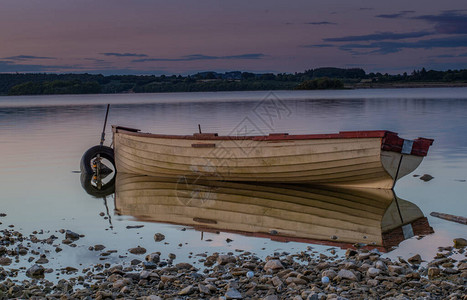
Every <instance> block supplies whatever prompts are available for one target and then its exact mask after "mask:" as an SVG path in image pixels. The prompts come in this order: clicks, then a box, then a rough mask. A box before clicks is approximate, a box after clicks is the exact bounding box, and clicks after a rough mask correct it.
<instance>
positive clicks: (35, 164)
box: [0, 88, 467, 267]
mask: <svg viewBox="0 0 467 300" xmlns="http://www.w3.org/2000/svg"><path fill="white" fill-rule="evenodd" d="M107 103H110V104H111V109H110V115H109V121H108V124H118V125H122V126H129V127H134V128H139V129H141V130H142V131H147V132H155V133H168V134H192V133H194V132H197V131H198V124H200V125H201V128H202V130H203V132H218V133H219V134H237V133H241V132H244V133H248V134H268V133H271V132H288V133H290V134H300V133H333V132H338V131H340V130H376V129H385V130H391V131H395V132H398V133H399V135H400V136H401V137H404V138H409V139H413V138H417V137H419V136H421V137H426V138H434V139H435V142H434V144H433V146H432V148H431V149H430V151H429V154H428V156H427V157H426V158H425V160H424V161H423V162H422V164H421V165H420V167H419V168H418V169H417V170H416V171H415V172H414V173H413V174H418V175H423V174H425V173H426V174H430V175H432V176H433V177H434V179H433V180H431V181H429V182H424V181H422V180H420V179H419V178H417V177H413V176H412V174H411V175H409V176H406V177H404V178H403V179H402V180H400V181H399V182H398V183H397V185H396V188H395V192H396V194H397V196H398V197H400V198H402V199H405V200H407V201H409V202H411V203H413V204H415V205H416V206H418V207H419V208H420V210H421V211H422V212H423V214H424V215H425V216H427V217H428V221H429V224H430V225H431V226H432V227H433V229H434V233H433V234H431V235H428V236H425V237H424V238H422V239H417V238H415V237H414V238H410V239H407V240H405V241H404V242H402V243H401V244H400V245H399V247H398V248H397V249H395V250H393V251H390V252H389V253H388V254H385V255H387V256H389V257H397V256H404V257H409V256H411V255H413V254H415V253H420V254H421V255H422V258H423V259H425V260H429V259H431V258H432V257H433V256H434V254H435V253H436V250H437V247H438V246H448V245H451V244H452V239H453V238H457V237H463V238H467V230H466V229H467V227H466V226H465V225H461V224H456V223H451V222H448V221H445V220H441V219H437V218H433V217H431V216H430V213H431V212H433V211H436V212H443V213H448V214H454V215H462V216H467V196H466V195H467V182H466V180H467V138H466V136H465V135H466V132H467V88H437V89H391V90H384V89H381V90H349V91H293V92H291V91H277V92H272V93H270V92H225V93H224V92H223V93H180V94H123V95H85V96H81V95H73V96H31V97H30V96H25V97H1V98H0V213H6V214H7V216H6V217H2V218H0V222H1V223H2V224H0V230H2V229H6V228H8V226H9V225H14V229H16V230H18V231H21V232H22V233H23V234H25V235H29V234H30V233H31V232H33V231H35V230H37V231H39V232H40V231H41V230H43V234H38V237H39V238H46V237H48V236H50V235H51V234H55V235H56V236H58V237H59V239H58V240H57V243H59V242H60V241H61V239H63V235H62V234H60V233H58V232H56V231H57V230H58V229H61V228H64V229H70V230H72V231H74V232H77V233H80V234H84V235H85V237H84V238H81V239H80V240H79V241H77V242H76V244H77V247H76V248H74V249H71V248H70V247H67V246H63V247H62V248H64V251H62V252H60V253H58V254H57V255H54V256H53V257H54V258H53V262H54V263H55V265H56V266H59V267H60V266H69V265H75V266H77V265H79V264H83V265H86V264H91V263H96V262H98V261H99V253H98V252H92V251H89V250H88V247H89V246H91V245H95V244H104V245H106V247H107V249H115V250H118V252H117V253H116V254H114V255H111V256H110V257H109V258H108V259H107V260H106V261H107V262H119V261H120V260H121V258H119V255H128V256H129V257H130V258H131V257H132V255H131V254H128V253H127V250H128V249H129V248H132V247H136V246H137V245H140V246H143V247H145V248H147V249H148V252H154V251H160V252H162V256H161V257H162V258H167V256H168V254H169V253H174V254H176V255H177V259H176V261H187V262H192V263H196V261H197V260H198V258H197V257H193V258H190V252H193V253H194V254H196V253H201V252H205V251H208V252H210V253H211V252H215V251H218V252H229V251H232V252H234V251H235V249H242V250H245V251H251V252H254V253H257V254H258V255H260V256H262V255H267V254H270V253H272V252H274V251H288V252H296V251H302V250H305V249H306V247H307V246H310V245H311V246H312V247H314V248H315V249H316V250H317V251H321V252H323V253H326V251H327V250H328V249H329V248H330V247H329V246H323V245H318V244H308V243H296V242H289V243H283V242H276V241H272V240H271V239H269V238H257V237H247V236H244V235H238V234H233V233H215V232H214V233H213V232H204V233H202V232H200V231H197V230H194V229H193V228H191V227H186V226H180V225H173V224H165V223H154V222H143V221H141V220H136V218H135V217H133V216H127V215H118V214H116V213H115V209H116V207H115V202H114V196H113V195H109V196H107V197H106V199H105V200H104V199H103V198H95V197H93V196H91V195H89V194H87V193H86V192H85V191H84V190H83V189H82V187H81V184H80V174H79V173H77V172H76V171H79V161H80V158H81V156H82V154H83V153H84V152H85V151H86V150H87V149H88V148H90V147H91V146H93V145H96V144H98V142H99V139H100V132H101V130H102V125H103V120H104V116H105V108H106V106H105V104H107ZM106 137H107V140H106V144H107V145H109V144H110V140H111V131H110V126H108V127H107V136H106ZM101 212H103V213H104V214H103V215H104V216H101V215H100V213H101ZM135 225H144V227H142V228H131V229H128V228H127V226H135ZM185 229H186V230H185ZM157 232H160V233H163V234H164V235H165V236H166V239H165V240H164V241H163V242H159V243H155V242H154V239H153V236H154V233H157ZM226 239H231V240H233V241H231V242H227V241H226ZM164 242H165V243H164ZM34 247H37V248H38V249H39V250H38V251H39V252H40V251H45V250H44V249H47V247H46V246H43V247H41V245H36V246H34ZM195 265H196V264H195ZM198 265H200V264H198Z"/></svg>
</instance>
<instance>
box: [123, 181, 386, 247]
mask: <svg viewBox="0 0 467 300" xmlns="http://www.w3.org/2000/svg"><path fill="white" fill-rule="evenodd" d="M208 183H209V184H210V185H206V184H208ZM393 201H394V194H393V193H392V191H386V190H376V191H370V192H368V193H367V192H365V191H362V190H330V189H324V188H314V187H311V186H294V185H268V184H264V185H252V184H242V183H234V182H220V181H218V182H206V181H201V180H198V181H194V182H177V181H174V180H171V179H167V178H151V177H146V176H135V175H129V174H120V173H119V174H118V175H117V184H116V198H115V207H116V209H117V210H118V211H119V212H120V213H121V214H126V215H132V216H135V217H136V218H138V219H142V220H151V221H156V222H164V223H174V224H182V225H189V226H199V225H203V226H207V227H209V228H213V229H216V230H226V231H229V230H234V231H244V232H253V233H254V232H258V233H269V232H271V231H272V230H274V231H277V232H278V234H279V235H282V236H291V237H301V238H307V239H318V240H333V239H331V237H337V240H338V241H341V242H351V243H354V242H362V243H372V244H376V245H382V229H381V228H382V219H383V216H384V215H386V216H387V215H388V214H389V213H388V212H387V209H388V208H389V207H390V204H391V203H392V202H393ZM389 215H390V214H389ZM393 215H394V214H393ZM386 219H387V217H386ZM206 222H207V223H206ZM385 227H386V228H387V227H388V226H387V224H385Z"/></svg>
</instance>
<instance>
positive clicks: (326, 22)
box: [305, 21, 337, 25]
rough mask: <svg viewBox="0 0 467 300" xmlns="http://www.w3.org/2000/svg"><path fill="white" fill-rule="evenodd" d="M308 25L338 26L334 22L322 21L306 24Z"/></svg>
mask: <svg viewBox="0 0 467 300" xmlns="http://www.w3.org/2000/svg"><path fill="white" fill-rule="evenodd" d="M305 24H307V25H337V23H334V22H328V21H322V22H307V23H305Z"/></svg>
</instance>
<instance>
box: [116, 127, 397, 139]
mask: <svg viewBox="0 0 467 300" xmlns="http://www.w3.org/2000/svg"><path fill="white" fill-rule="evenodd" d="M112 131H113V133H123V134H127V135H133V136H140V137H148V138H161V139H184V140H254V141H281V140H314V139H351V138H384V137H385V136H386V135H387V134H395V135H397V133H395V132H392V131H388V130H363V131H339V133H324V134H320V133H318V134H296V135H289V134H287V133H272V134H270V135H252V136H229V135H225V136H219V135H217V133H194V134H193V135H169V134H157V133H148V132H140V130H139V129H133V128H128V127H121V126H116V125H112Z"/></svg>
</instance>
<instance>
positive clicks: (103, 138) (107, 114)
mask: <svg viewBox="0 0 467 300" xmlns="http://www.w3.org/2000/svg"><path fill="white" fill-rule="evenodd" d="M109 108H110V104H107V111H106V112H105V120H104V128H103V129H102V135H101V143H100V145H101V146H102V145H104V141H105V127H106V125H107V117H108V116H109Z"/></svg>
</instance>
